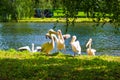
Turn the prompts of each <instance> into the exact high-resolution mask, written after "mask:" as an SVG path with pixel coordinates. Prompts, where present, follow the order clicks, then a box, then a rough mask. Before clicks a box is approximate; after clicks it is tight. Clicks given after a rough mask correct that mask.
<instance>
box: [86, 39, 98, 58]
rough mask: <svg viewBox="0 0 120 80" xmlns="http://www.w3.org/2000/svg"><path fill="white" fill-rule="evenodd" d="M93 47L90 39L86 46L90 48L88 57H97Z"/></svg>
mask: <svg viewBox="0 0 120 80" xmlns="http://www.w3.org/2000/svg"><path fill="white" fill-rule="evenodd" d="M91 45H92V38H90V39H89V41H88V42H87V44H86V47H88V49H87V50H86V52H87V54H88V55H94V56H95V52H96V50H95V49H91Z"/></svg>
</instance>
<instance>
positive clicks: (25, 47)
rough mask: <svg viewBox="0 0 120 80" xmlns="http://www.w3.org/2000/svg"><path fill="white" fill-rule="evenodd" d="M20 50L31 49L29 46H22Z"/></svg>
mask: <svg viewBox="0 0 120 80" xmlns="http://www.w3.org/2000/svg"><path fill="white" fill-rule="evenodd" d="M18 50H20V51H24V50H27V51H31V50H30V47H29V46H24V47H20V48H18Z"/></svg>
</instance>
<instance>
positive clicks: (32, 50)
mask: <svg viewBox="0 0 120 80" xmlns="http://www.w3.org/2000/svg"><path fill="white" fill-rule="evenodd" d="M18 50H20V51H25V50H26V51H29V52H38V51H40V50H41V47H40V46H37V47H36V49H34V43H32V49H30V47H29V46H24V47H20V48H18Z"/></svg>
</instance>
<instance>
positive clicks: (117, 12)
mask: <svg viewBox="0 0 120 80" xmlns="http://www.w3.org/2000/svg"><path fill="white" fill-rule="evenodd" d="M35 8H41V9H54V10H56V9H62V10H63V13H64V17H66V22H68V21H69V18H73V21H72V22H75V20H76V18H77V16H78V15H79V12H84V13H85V14H86V15H85V16H86V17H88V18H92V19H93V21H95V22H99V21H100V20H104V22H106V20H105V19H106V18H109V22H112V23H118V22H120V0H26V1H25V0H2V1H0V19H1V20H3V21H9V20H18V19H22V18H29V17H31V16H34V9H35ZM61 15H62V14H61ZM82 15H83V14H82ZM82 15H81V16H82ZM94 18H95V19H94ZM96 18H97V19H96Z"/></svg>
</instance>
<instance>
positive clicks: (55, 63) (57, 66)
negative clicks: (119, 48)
mask: <svg viewBox="0 0 120 80" xmlns="http://www.w3.org/2000/svg"><path fill="white" fill-rule="evenodd" d="M39 79H40V80H119V79H120V63H119V62H108V61H106V60H102V59H99V58H93V59H91V60H86V59H80V58H71V57H68V58H65V57H64V58H55V57H39V58H31V59H10V58H8V59H6V58H4V59H0V80H39Z"/></svg>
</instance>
